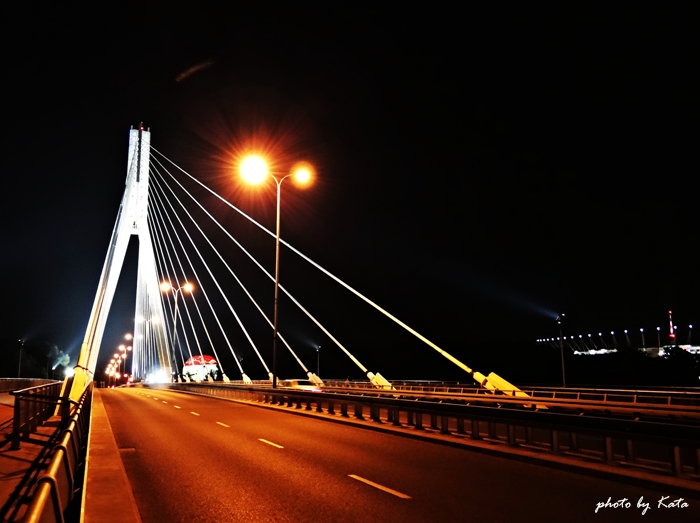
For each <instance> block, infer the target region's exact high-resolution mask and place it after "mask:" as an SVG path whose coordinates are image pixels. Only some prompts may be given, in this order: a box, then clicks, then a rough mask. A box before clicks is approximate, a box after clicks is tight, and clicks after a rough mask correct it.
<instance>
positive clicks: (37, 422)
mask: <svg viewBox="0 0 700 523" xmlns="http://www.w3.org/2000/svg"><path fill="white" fill-rule="evenodd" d="M62 386H63V382H62V381H54V382H52V383H48V384H45V385H37V386H35V387H29V388H26V389H21V390H15V391H11V392H10V394H11V395H12V396H14V397H15V408H14V419H13V426H12V436H11V439H12V449H13V450H17V449H19V448H20V441H21V440H22V439H25V440H26V439H29V434H30V433H32V432H36V430H37V428H38V427H39V426H41V425H42V424H43V423H44V422H45V421H46V420H48V419H49V418H50V417H51V416H53V415H54V412H55V411H56V407H57V406H58V405H61V414H62V418H63V420H64V421H66V420H67V419H68V417H69V415H70V404H69V402H68V401H65V400H64V401H61V387H62Z"/></svg>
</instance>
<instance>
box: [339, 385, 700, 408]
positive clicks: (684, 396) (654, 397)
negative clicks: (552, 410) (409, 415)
mask: <svg viewBox="0 0 700 523" xmlns="http://www.w3.org/2000/svg"><path fill="white" fill-rule="evenodd" d="M325 386H326V387H328V388H349V389H352V390H367V391H375V392H376V391H377V389H376V388H375V387H374V386H373V385H372V384H370V383H368V382H366V381H361V382H352V381H351V382H348V381H341V380H326V381H325ZM392 386H393V390H397V391H401V392H421V393H435V394H457V395H468V396H492V395H493V391H490V390H486V389H482V388H479V387H477V386H476V385H464V384H460V383H434V382H433V383H431V382H410V381H392ZM519 390H521V391H522V392H524V393H526V394H527V395H528V396H530V397H532V398H538V399H540V398H541V399H553V400H555V399H559V400H573V401H594V402H598V403H606V402H614V403H627V404H634V405H654V406H679V407H699V408H700V391H698V390H696V391H692V390H684V391H668V390H661V391H659V390H653V389H642V390H629V389H604V388H588V387H586V388H584V387H568V388H561V387H522V388H520V389H519Z"/></svg>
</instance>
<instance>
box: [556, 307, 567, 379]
mask: <svg viewBox="0 0 700 523" xmlns="http://www.w3.org/2000/svg"><path fill="white" fill-rule="evenodd" d="M564 316H565V314H560V315H559V316H557V323H558V324H559V352H561V384H562V387H566V372H565V370H564V338H563V336H562V331H561V322H562V320H563V319H564Z"/></svg>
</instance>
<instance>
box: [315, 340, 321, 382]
mask: <svg viewBox="0 0 700 523" xmlns="http://www.w3.org/2000/svg"><path fill="white" fill-rule="evenodd" d="M320 375H321V346H320V345H319V346H318V347H316V376H320Z"/></svg>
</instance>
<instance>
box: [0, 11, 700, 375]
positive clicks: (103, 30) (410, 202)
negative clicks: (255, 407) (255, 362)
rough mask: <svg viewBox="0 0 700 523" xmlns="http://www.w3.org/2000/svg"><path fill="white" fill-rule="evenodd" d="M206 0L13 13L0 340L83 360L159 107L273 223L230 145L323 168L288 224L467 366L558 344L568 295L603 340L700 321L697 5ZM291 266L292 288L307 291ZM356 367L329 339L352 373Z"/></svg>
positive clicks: (388, 365) (162, 127)
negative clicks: (139, 152) (101, 281)
mask: <svg viewBox="0 0 700 523" xmlns="http://www.w3.org/2000/svg"><path fill="white" fill-rule="evenodd" d="M205 4H206V3H201V2H191V3H190V2H177V3H173V2H164V3H162V4H160V5H154V4H153V3H151V2H145V3H132V2H122V3H119V4H118V5H116V6H115V7H114V8H113V10H112V12H111V13H110V14H109V15H105V14H104V13H99V14H98V12H97V11H94V12H89V11H85V10H77V9H75V8H72V7H67V6H65V5H60V6H59V5H46V6H43V7H38V6H36V5H32V6H31V7H20V6H18V5H13V6H12V7H9V8H8V7H6V8H5V14H4V16H3V18H4V25H5V26H6V29H5V30H4V36H3V39H4V43H3V48H2V53H3V64H4V74H3V77H4V80H3V85H4V89H3V91H4V95H3V101H4V103H3V114H4V118H3V120H4V132H3V135H4V139H3V141H2V145H3V166H2V170H3V180H4V186H5V198H4V204H3V205H2V210H1V212H2V224H3V227H2V256H1V257H0V260H1V263H2V274H3V287H4V292H3V295H4V298H5V299H4V303H5V306H4V307H3V310H4V312H3V313H2V322H1V323H0V325H1V332H0V336H1V337H2V339H7V340H12V339H20V338H21V339H25V340H31V339H35V340H39V339H42V340H47V341H50V342H51V343H55V344H57V345H58V346H59V348H60V349H61V350H64V351H66V352H68V353H69V354H71V355H72V356H73V360H72V361H73V363H74V362H75V358H76V357H77V352H78V350H79V347H80V343H81V341H82V339H83V336H84V333H85V328H86V325H87V320H88V317H89V313H90V308H91V306H92V301H93V299H94V295H95V290H96V287H97V283H98V278H99V274H100V271H101V269H102V264H103V262H104V257H105V254H106V252H107V245H108V242H109V238H110V234H111V232H112V228H113V225H114V220H115V218H116V213H117V209H118V206H119V202H120V200H121V197H122V193H123V184H124V179H125V173H126V156H127V144H128V131H129V128H130V126H132V125H134V126H136V125H138V124H139V123H140V122H143V123H144V125H145V126H146V127H150V129H151V131H152V144H153V145H154V146H155V147H156V148H157V149H158V150H160V151H162V152H164V153H165V154H166V155H167V156H168V157H169V158H171V159H172V160H174V161H175V162H177V163H178V164H180V165H182V166H183V167H184V168H186V169H187V170H188V171H189V172H190V173H192V174H193V175H195V176H196V177H198V178H199V179H201V180H202V181H203V182H204V183H206V184H207V185H210V186H211V187H212V188H214V189H215V190H217V191H219V192H220V193H221V194H222V195H224V196H226V197H229V198H230V199H231V201H232V202H233V203H234V204H236V205H238V206H239V207H241V208H242V209H243V210H245V211H246V212H248V213H250V214H251V215H252V216H253V217H254V218H256V219H258V220H260V221H261V222H263V223H264V224H265V225H267V226H268V227H273V226H274V191H273V189H272V187H268V188H267V190H268V194H267V195H265V194H258V195H254V196H251V194H250V193H247V192H246V190H245V189H243V188H242V187H241V186H240V183H239V182H238V181H237V179H236V178H235V173H234V172H233V169H232V162H233V158H235V157H236V155H237V154H240V151H242V150H244V149H250V148H254V147H258V148H264V149H265V150H267V151H268V152H270V153H271V154H273V155H274V158H275V161H276V162H277V164H278V165H277V167H279V168H280V169H283V168H285V166H286V165H288V164H289V163H290V162H292V161H293V160H295V159H305V160H307V161H310V162H312V163H313V164H314V165H315V166H316V168H317V170H318V179H317V182H316V184H315V185H314V186H313V187H312V188H310V189H308V190H305V191H303V192H302V191H300V190H298V189H295V188H294V187H292V186H291V185H290V186H289V187H288V188H287V187H285V188H284V194H283V208H282V235H283V237H284V238H286V239H287V240H288V241H289V242H290V243H292V244H293V245H295V246H297V247H298V248H300V249H301V250H302V251H303V252H304V253H306V254H307V255H309V256H310V257H311V258H313V259H315V260H317V261H318V262H320V263H321V264H322V265H324V266H325V267H327V268H328V269H329V270H331V271H332V272H333V273H335V274H337V275H338V276H339V277H341V278H342V279H344V280H345V281H347V282H348V283H350V284H351V285H353V286H354V287H356V288H357V289H358V290H360V291H361V292H363V293H365V294H366V295H368V296H369V297H370V298H372V299H373V300H375V301H377V302H378V303H379V304H380V305H382V306H384V307H385V308H387V309H388V310H389V311H390V312H392V313H393V314H395V315H396V316H398V317H399V318H401V319H402V320H404V321H406V322H407V323H408V324H409V325H411V326H412V327H414V328H415V329H416V330H418V331H419V332H421V333H422V334H424V335H425V336H427V337H428V338H430V339H431V340H433V341H435V342H436V343H438V345H440V346H441V347H443V348H444V349H445V350H448V351H449V352H452V353H454V354H455V355H457V356H458V357H460V358H461V359H463V360H464V361H465V362H466V363H467V364H473V362H475V361H480V360H481V359H482V357H481V355H480V353H481V352H483V351H490V350H493V349H494V347H495V346H498V345H499V344H503V343H522V342H531V341H534V340H535V339H537V338H541V337H547V336H555V335H556V334H557V328H556V322H555V321H554V319H555V318H556V315H557V313H559V312H562V311H563V312H566V314H567V318H568V321H569V325H568V328H569V329H570V330H571V332H572V333H576V334H578V333H581V334H584V335H585V334H587V333H589V332H596V333H597V332H598V331H603V332H609V331H611V330H618V331H619V330H622V329H625V328H628V329H630V330H634V331H635V332H637V333H638V331H639V328H640V327H644V328H646V329H650V330H654V331H655V329H656V327H657V326H661V327H663V328H667V325H668V323H667V311H668V310H669V309H672V310H673V311H674V319H675V320H676V323H677V324H678V325H679V338H680V339H681V340H683V339H684V338H686V337H687V326H688V324H690V323H700V307H699V305H698V303H699V302H698V294H699V291H700V281H699V278H698V271H697V255H698V252H700V251H699V246H698V234H697V219H698V218H697V211H696V204H697V200H698V198H697V195H698V191H697V184H696V182H695V179H696V178H697V173H698V162H697V159H696V158H697V152H696V149H697V143H698V133H697V122H698V121H700V118H699V116H700V115H699V114H698V112H699V111H698V87H699V86H698V82H697V64H698V52H697V50H698V41H697V38H696V35H695V33H696V27H695V26H696V24H695V20H696V18H695V17H694V16H693V15H694V13H692V14H691V12H690V11H688V12H685V11H684V10H683V9H681V8H678V7H674V8H671V7H668V6H665V5H664V6H661V5H660V4H659V5H657V6H656V7H641V6H638V5H634V6H630V5H625V6H615V7H609V6H603V5H602V4H601V5H598V6H590V5H585V4H578V5H577V6H572V5H571V4H570V3H566V6H563V5H556V4H552V3H543V4H538V5H534V4H529V3H528V4H523V5H519V6H515V7H514V6H512V5H508V4H499V5H497V6H495V7H493V8H491V9H488V10H487V9H481V8H480V9H475V8H473V7H469V4H467V5H466V6H461V7H460V10H458V11H457V10H450V9H448V8H447V7H446V6H439V5H436V6H434V7H433V6H429V5H427V4H426V5H424V6H422V9H417V10H410V9H408V8H406V7H405V6H401V7H399V6H398V4H396V5H394V6H391V7H377V5H373V4H367V5H360V4H356V3H351V4H343V6H341V5H333V4H327V3H326V4H318V5H317V6H315V7H299V5H297V4H298V3H296V4H295V5H293V6H287V7H283V8H281V7H279V6H274V7H273V6H268V7H266V8H265V7H262V6H259V4H257V3H256V4H255V5H256V7H249V8H245V9H238V8H232V7H231V8H226V9H224V8H219V7H213V6H206V5H205ZM176 5H177V6H178V7H175V6H176ZM263 193H264V192H263ZM232 220H233V218H232ZM241 231H242V232H241V233H240V234H242V235H243V237H245V235H246V234H251V235H252V234H253V232H254V231H252V229H250V230H249V229H246V228H245V227H242V228H241ZM251 238H252V236H251ZM256 238H262V237H260V236H256ZM250 241H251V242H256V241H258V240H255V239H250ZM261 241H262V240H261ZM264 241H265V242H267V243H265V244H264V245H266V247H265V248H266V249H268V253H269V256H268V258H267V259H266V260H265V261H264V263H266V264H267V266H268V267H269V268H270V270H271V269H272V256H273V254H274V252H273V248H274V243H271V242H270V241H269V240H268V239H265V240H264ZM132 251H133V249H132ZM291 260H292V256H291V255H289V254H288V253H284V251H283V259H282V279H283V283H284V282H285V281H286V282H288V285H289V286H290V287H295V288H298V289H301V288H302V286H301V285H300V280H302V279H305V278H306V276H303V274H305V273H302V272H299V273H297V272H295V271H296V270H297V265H298V264H296V262H295V261H291ZM134 263H135V254H134V252H130V253H129V255H128V257H127V265H126V268H125V276H124V279H125V281H129V277H133V274H132V273H133V272H134V270H135V269H134V267H135V265H134ZM285 263H286V265H285ZM299 270H300V271H301V270H302V269H299ZM285 271H286V274H285ZM130 274H132V276H130ZM285 278H286V280H285ZM295 278H297V281H296V282H295V281H294V279H295ZM309 278H310V279H309V282H310V285H311V286H313V289H312V290H309V291H308V292H307V294H308V297H307V299H308V300H314V299H317V300H319V301H318V302H316V303H317V304H316V305H315V306H316V308H317V309H318V308H320V309H322V310H323V311H324V312H327V311H334V312H337V314H336V315H335V318H336V319H335V320H329V321H334V322H335V324H334V325H335V326H336V328H337V329H338V330H339V332H340V333H341V334H343V335H345V339H347V340H348V345H350V346H352V347H355V348H356V349H357V350H358V351H359V352H360V353H362V354H363V358H364V359H365V360H366V364H367V365H368V367H370V370H373V371H375V372H376V371H381V372H382V374H384V375H385V376H387V377H389V378H401V377H402V375H400V374H401V372H404V371H405V372H406V374H407V375H414V374H420V372H416V371H415V369H416V368H419V369H424V370H425V369H437V370H435V372H434V373H438V374H439V373H440V369H442V368H443V367H441V366H442V365H445V364H444V362H443V360H442V359H441V358H440V357H439V356H437V355H436V354H435V353H434V352H433V351H432V350H431V349H429V348H427V347H426V348H416V347H415V346H413V345H411V343H413V342H410V341H407V339H406V338H405V336H404V335H403V334H401V333H400V332H398V331H397V330H396V329H395V328H394V327H391V325H390V324H389V323H388V322H383V320H382V321H380V320H378V316H377V315H376V314H374V313H368V316H367V318H366V320H365V319H364V316H362V314H364V313H361V312H358V310H359V309H358V308H357V307H356V300H352V299H350V298H348V297H347V296H346V295H344V294H342V293H340V292H338V296H339V297H338V301H335V299H336V298H335V294H332V293H331V292H330V290H327V288H326V287H325V285H328V289H330V287H331V285H330V284H323V283H315V281H316V280H313V282H312V280H311V277H310V276H309ZM265 285H268V287H265V288H266V289H268V290H269V291H270V292H269V300H268V302H267V303H266V304H265V306H266V307H267V308H269V309H270V310H271V308H272V293H271V291H272V289H271V287H270V286H269V284H265ZM333 289H334V291H333V292H336V288H335V287H333ZM134 292H135V291H134V290H133V288H129V289H126V288H121V287H120V289H118V291H117V297H116V299H115V303H114V306H113V309H112V313H111V316H110V323H109V325H108V328H107V331H106V334H105V338H104V343H105V346H108V347H111V346H112V345H114V346H116V345H117V344H118V343H120V337H121V334H122V333H123V332H128V331H131V330H132V328H133V326H132V324H131V322H132V319H131V318H132V315H133V301H134ZM299 292H304V291H301V290H300V291H299ZM343 296H344V297H343ZM284 307H287V309H286V310H287V311H288V310H289V307H288V304H287V303H285V302H282V310H281V313H280V314H281V316H283V313H284V311H285V308H284ZM309 307H310V308H314V303H309ZM291 318H292V314H291V313H290V314H288V315H287V322H288V323H287V327H288V328H289V330H290V331H292V332H294V333H295V336H296V338H295V339H298V340H302V339H306V338H309V339H310V338H313V337H314V334H313V333H312V332H310V331H309V332H308V333H307V332H306V331H305V327H304V326H302V325H296V324H294V325H290V324H289V321H290V319H291ZM281 321H283V320H281ZM365 321H366V322H367V323H364V322H365ZM699 336H700V335H699ZM260 343H261V345H264V346H267V345H265V343H268V342H265V341H260ZM313 343H321V344H322V345H323V346H326V341H321V340H320V339H318V340H316V341H313ZM268 344H269V343H268ZM363 351H364V352H363ZM300 352H301V353H302V355H303V357H304V358H305V359H306V360H307V364H308V365H309V366H310V367H315V352H313V351H312V350H311V349H307V350H306V352H304V350H303V349H300ZM246 357H248V356H246ZM250 358H252V356H250ZM336 360H337V361H336ZM408 360H410V361H411V362H412V365H413V367H410V365H408V364H407V363H406V362H407V361H408ZM346 361H347V360H345V359H344V357H341V356H340V355H336V356H333V355H332V354H331V353H329V354H326V353H325V351H324V352H323V360H322V366H323V368H324V369H329V370H328V372H331V371H332V372H333V374H335V376H334V377H344V375H345V374H346V370H345V367H347V366H348V363H346ZM397 361H400V362H402V363H403V364H404V365H406V367H405V369H404V368H403V367H401V366H400V365H398V366H397V367H394V366H393V365H394V364H395V362H397ZM409 367H410V368H409ZM395 369H399V370H395ZM411 369H412V370H411ZM479 370H482V371H485V372H488V371H491V370H498V369H490V368H489V369H479ZM349 372H350V371H347V373H349ZM230 374H235V373H233V372H231V373H230ZM250 374H251V377H254V378H255V377H258V378H262V377H263V376H262V374H261V373H260V371H259V370H253V371H252V372H250ZM253 374H255V376H253ZM322 374H323V372H322ZM425 374H426V375H427V374H430V372H429V371H427V370H426V373H425Z"/></svg>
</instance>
